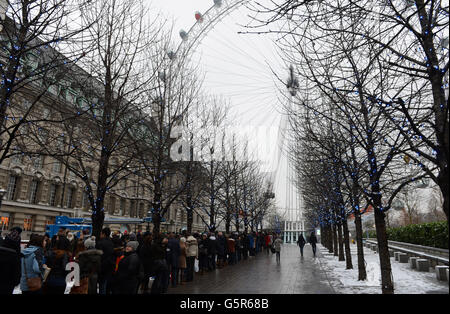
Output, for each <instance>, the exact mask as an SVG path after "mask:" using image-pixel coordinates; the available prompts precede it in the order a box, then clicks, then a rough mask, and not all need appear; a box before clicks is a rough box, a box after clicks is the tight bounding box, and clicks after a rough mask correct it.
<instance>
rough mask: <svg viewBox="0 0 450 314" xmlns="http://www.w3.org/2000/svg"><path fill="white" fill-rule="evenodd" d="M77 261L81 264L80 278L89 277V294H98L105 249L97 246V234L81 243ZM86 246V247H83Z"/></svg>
mask: <svg viewBox="0 0 450 314" xmlns="http://www.w3.org/2000/svg"><path fill="white" fill-rule="evenodd" d="M80 247H81V249H80V250H79V252H78V253H77V257H76V259H77V261H78V264H79V265H80V280H81V279H83V278H88V292H87V293H88V294H97V282H98V274H99V273H100V272H101V265H102V255H103V251H101V250H98V249H96V248H95V236H91V237H90V238H87V239H86V240H85V241H84V243H80V244H79V248H80ZM83 248H84V249H83Z"/></svg>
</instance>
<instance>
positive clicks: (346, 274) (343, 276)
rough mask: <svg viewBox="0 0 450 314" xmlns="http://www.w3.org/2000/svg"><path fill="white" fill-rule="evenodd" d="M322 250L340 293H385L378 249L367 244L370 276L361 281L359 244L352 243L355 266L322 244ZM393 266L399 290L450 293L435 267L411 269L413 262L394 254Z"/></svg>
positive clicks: (324, 265)
mask: <svg viewBox="0 0 450 314" xmlns="http://www.w3.org/2000/svg"><path fill="white" fill-rule="evenodd" d="M318 250H319V251H320V254H319V256H320V257H319V258H317V259H316V263H319V264H320V266H321V267H322V269H323V270H325V271H326V274H327V277H328V280H329V282H330V284H331V285H332V286H333V287H334V289H335V290H336V292H337V293H343V294H381V271H380V260H379V255H378V253H375V252H374V251H372V250H370V249H368V248H364V259H365V261H366V272H367V280H366V281H358V259H357V250H356V244H351V253H352V264H353V268H354V269H345V267H346V263H345V261H341V262H340V261H338V257H337V256H334V255H333V254H332V253H331V254H330V253H329V252H328V249H326V248H325V247H323V246H322V245H320V244H319V245H318ZM391 268H392V275H393V281H394V292H395V293H396V294H441V293H447V294H448V293H449V287H448V282H442V281H438V280H437V278H436V273H435V271H434V269H432V268H430V272H419V271H417V270H414V269H410V266H409V263H399V262H396V261H395V259H394V258H393V257H391Z"/></svg>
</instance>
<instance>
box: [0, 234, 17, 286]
mask: <svg viewBox="0 0 450 314" xmlns="http://www.w3.org/2000/svg"><path fill="white" fill-rule="evenodd" d="M17 247H19V251H17ZM20 256H21V255H20V235H19V233H18V232H17V230H11V231H10V232H9V233H8V234H7V235H6V238H5V240H4V241H3V242H2V245H1V246H0V295H2V294H13V292H14V287H16V286H17V285H18V284H19V283H20V277H21V265H20Z"/></svg>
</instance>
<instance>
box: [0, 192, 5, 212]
mask: <svg viewBox="0 0 450 314" xmlns="http://www.w3.org/2000/svg"><path fill="white" fill-rule="evenodd" d="M5 194H6V190H5V189H0V209H1V208H2V201H3V197H4V196H5Z"/></svg>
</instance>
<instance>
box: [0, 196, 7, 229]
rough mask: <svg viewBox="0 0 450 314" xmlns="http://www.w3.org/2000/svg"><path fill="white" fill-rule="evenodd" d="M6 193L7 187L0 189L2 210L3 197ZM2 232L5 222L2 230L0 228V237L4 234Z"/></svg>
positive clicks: (0, 207)
mask: <svg viewBox="0 0 450 314" xmlns="http://www.w3.org/2000/svg"><path fill="white" fill-rule="evenodd" d="M5 194H6V190H5V189H0V210H1V209H2V201H3V197H4V196H5ZM2 232H3V223H2V230H0V237H1V236H2Z"/></svg>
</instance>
